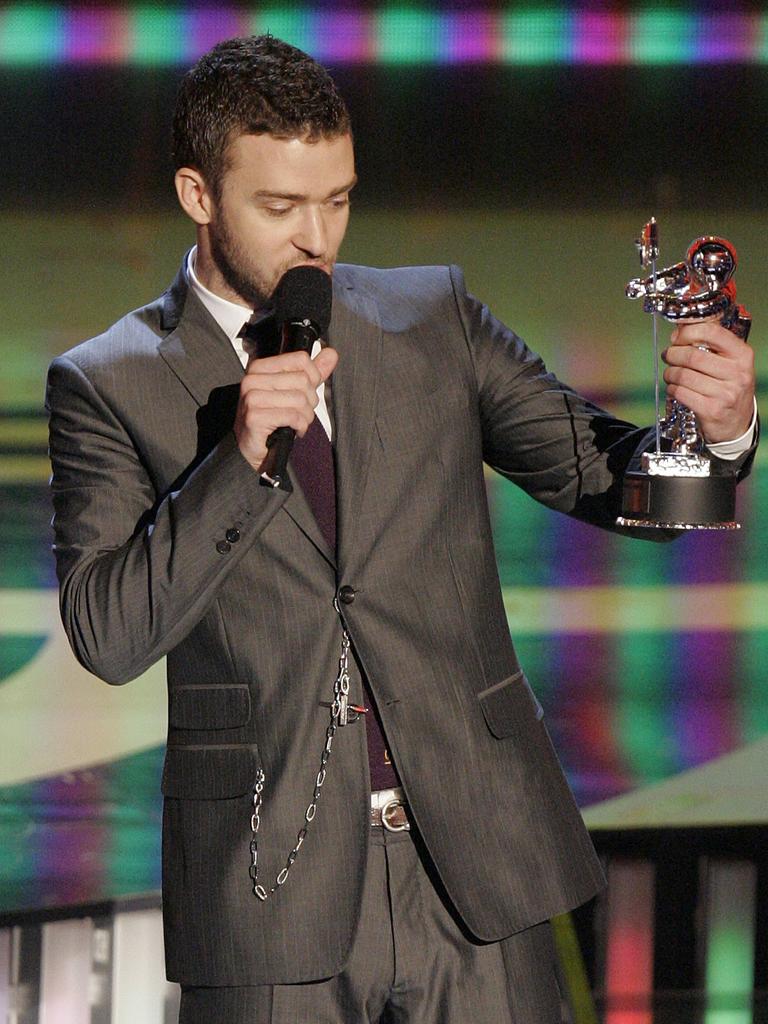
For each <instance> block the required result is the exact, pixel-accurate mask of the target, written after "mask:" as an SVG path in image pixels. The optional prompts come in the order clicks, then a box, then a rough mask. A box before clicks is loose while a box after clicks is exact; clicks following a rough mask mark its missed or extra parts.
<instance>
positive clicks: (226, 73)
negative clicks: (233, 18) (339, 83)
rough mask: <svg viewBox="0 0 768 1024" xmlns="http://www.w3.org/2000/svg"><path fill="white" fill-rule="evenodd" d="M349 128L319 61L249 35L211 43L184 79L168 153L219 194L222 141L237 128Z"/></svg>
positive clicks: (310, 134)
mask: <svg viewBox="0 0 768 1024" xmlns="http://www.w3.org/2000/svg"><path fill="white" fill-rule="evenodd" d="M349 133H350V122H349V113H348V112H347V108H346V105H345V103H344V100H343V99H342V98H341V96H340V95H339V92H338V90H337V89H336V86H335V84H334V82H333V79H332V78H331V76H330V75H329V74H328V72H327V71H326V70H325V68H324V67H322V66H321V65H320V64H318V63H317V61H316V60H313V58H312V57H310V56H309V55H308V54H306V53H304V52H303V51H302V50H298V49H297V48H296V47H295V46H291V45H290V44H289V43H284V42H283V41H282V40H281V39H275V37H274V36H269V35H265V36H247V37H244V38H239V39H227V40H226V41H224V42H221V43H217V45H216V46H214V47H213V49H212V50H210V51H209V52H208V53H206V54H204V55H203V56H202V57H201V58H200V60H198V62H197V63H196V64H195V65H194V66H193V67H192V68H190V70H189V71H188V72H187V73H186V75H185V76H184V78H183V79H182V82H181V86H180V89H179V95H178V99H177V101H176V110H175V112H174V118H173V158H174V163H175V166H176V168H177V169H178V168H179V167H194V168H195V169H196V170H198V171H199V172H200V173H201V174H202V175H203V177H204V178H205V180H206V182H207V183H208V185H209V186H210V188H211V189H212V191H213V193H214V195H217V196H218V195H220V194H221V182H222V177H223V175H224V172H225V171H226V169H227V148H228V146H229V143H230V142H231V141H232V140H233V139H234V138H237V137H238V136H239V135H264V134H270V135H275V136H276V137H278V138H306V139H308V140H309V141H316V140H318V139H322V138H334V137H337V136H339V135H347V134H349Z"/></svg>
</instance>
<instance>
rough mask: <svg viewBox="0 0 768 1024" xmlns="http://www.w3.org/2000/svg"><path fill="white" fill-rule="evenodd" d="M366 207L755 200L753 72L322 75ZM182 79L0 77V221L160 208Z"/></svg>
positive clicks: (762, 81) (758, 174)
mask: <svg viewBox="0 0 768 1024" xmlns="http://www.w3.org/2000/svg"><path fill="white" fill-rule="evenodd" d="M331 70H332V71H333V73H334V75H335V77H336V79H337V81H338V82H339V85H340V87H341V89H342V92H343V94H344V96H345V98H346V99H347V102H348V104H349V107H350V110H351V113H352V117H353V124H354V128H355V135H356V143H357V158H358V164H359V172H360V186H359V188H358V191H357V192H356V196H355V199H356V202H357V203H359V204H361V205H363V206H365V207H367V208H418V207H422V206H434V205H436V204H437V205H439V206H440V207H445V208H472V207H486V208H487V207H493V206H500V207H506V208H510V207H511V208H516V209H521V208H528V207H530V208H533V209H551V208H552V207H553V206H556V207H563V208H578V209H588V210H591V209H601V210H620V209H623V208H637V207H648V206H652V207H653V208H654V209H655V210H657V211H658V210H661V211H663V210H674V209H678V208H681V207H686V206H688V207H689V206H695V205H697V203H703V204H704V205H709V204H711V203H712V202H713V201H716V202H717V203H718V204H719V205H722V207H723V208H730V209H740V210H744V209H761V208H762V207H763V205H764V203H765V167H766V150H767V148H768V144H767V143H766V139H768V95H767V94H768V72H767V71H766V69H765V68H763V67H760V66H750V67H747V66H741V65H736V66H734V65H727V66H723V65H714V66H711V67H706V66H702V65H697V66H695V67H690V68H688V67H681V66H674V67H663V66H647V67H622V68H600V67H583V66H578V67H574V66H564V65H558V66H537V67H530V68H519V67H518V68H509V67H501V66H490V67H488V66H484V67H477V66H470V67H460V68H457V67H450V68H447V67H439V66H429V67H374V66H347V67H340V68H332V69H331ZM180 73H181V72H180V71H178V70H175V69H168V68H162V69H157V68H136V67H129V66H125V67H120V68H93V69H83V68H71V67H70V68H67V67H58V68H48V69H34V70H31V69H28V70H12V71H11V70H8V69H5V70H3V71H2V73H0V102H1V104H2V106H1V108H0V109H1V110H2V135H3V138H4V145H3V146H2V148H1V149H0V181H2V183H3V184H2V192H1V193H0V208H4V209H22V210H31V209H40V208H41V207H42V208H46V209H50V210H54V211H61V210H63V209H67V208H77V209H80V210H82V208H83V205H84V204H85V205H86V206H90V207H93V208H108V209H113V210H114V209H125V210H130V211H133V212H137V211H140V210H162V209H166V208H168V209H170V208H172V207H173V205H174V202H175V199H174V197H173V195H172V190H171V177H172V166H171V160H170V142H169V136H170V117H171V110H172V106H173V101H174V96H175V91H176V88H177V84H178V81H179V77H180Z"/></svg>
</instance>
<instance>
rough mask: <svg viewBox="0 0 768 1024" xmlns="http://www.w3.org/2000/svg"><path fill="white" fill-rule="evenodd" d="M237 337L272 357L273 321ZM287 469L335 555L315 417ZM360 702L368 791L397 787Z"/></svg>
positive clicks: (325, 450) (331, 483) (330, 472)
mask: <svg viewBox="0 0 768 1024" xmlns="http://www.w3.org/2000/svg"><path fill="white" fill-rule="evenodd" d="M241 334H242V335H243V337H244V338H245V339H246V341H247V342H248V344H249V346H250V351H251V352H253V353H254V354H255V355H257V356H263V355H267V354H269V355H274V354H275V352H276V349H275V339H274V321H270V319H269V318H263V317H262V318H261V319H260V320H258V321H256V322H255V323H253V324H250V323H249V324H246V325H245V327H244V328H243V330H242V332H241ZM289 466H290V469H291V471H292V472H293V474H294V476H295V477H296V479H297V480H298V482H299V484H300V485H301V489H302V491H303V492H304V497H305V498H306V499H307V504H308V505H309V507H310V509H311V510H312V514H313V515H314V517H315V520H316V522H317V525H318V526H319V527H320V532H321V533H322V535H323V537H324V538H325V541H326V543H327V544H328V547H329V548H330V550H331V552H332V553H333V554H334V556H335V555H336V472H335V467H334V461H333V447H332V445H331V442H330V441H329V439H328V435H327V434H326V432H325V429H324V427H323V425H322V423H321V422H320V420H319V419H318V418H317V416H315V418H314V419H313V420H312V423H311V424H310V426H309V429H308V430H307V432H306V434H305V435H304V437H297V438H296V440H295V441H294V444H293V449H292V451H291V458H290V462H289ZM363 699H364V701H365V706H366V707H367V708H369V711H368V713H367V714H366V715H365V732H366V739H367V743H368V763H369V767H370V772H371V788H372V789H374V790H377V789H391V788H392V787H394V786H399V785H400V781H399V779H398V777H397V775H396V773H395V770H394V766H393V765H392V763H391V760H390V758H389V755H388V753H387V743H386V740H385V739H384V733H383V731H382V728H381V724H380V722H379V720H378V719H379V716H378V712H377V711H376V708H375V705H374V702H373V698H372V696H371V693H370V691H369V690H368V687H367V686H366V685H365V681H363Z"/></svg>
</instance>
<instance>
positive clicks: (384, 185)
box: [0, 0, 768, 1024]
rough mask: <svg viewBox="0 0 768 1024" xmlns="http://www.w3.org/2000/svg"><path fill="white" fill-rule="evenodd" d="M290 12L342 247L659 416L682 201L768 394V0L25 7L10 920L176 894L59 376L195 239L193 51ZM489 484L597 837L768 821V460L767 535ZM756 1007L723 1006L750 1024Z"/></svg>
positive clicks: (738, 930)
mask: <svg viewBox="0 0 768 1024" xmlns="http://www.w3.org/2000/svg"><path fill="white" fill-rule="evenodd" d="M261 31H271V32H272V33H274V34H275V35H279V36H282V37H283V38H285V39H287V40H289V41H290V42H293V43H295V44H297V45H299V46H302V47H303V48H305V49H307V50H308V51H309V52H311V53H312V54H313V55H315V56H316V57H318V58H319V59H320V60H322V61H323V62H325V63H326V64H327V65H328V66H329V67H330V68H331V69H332V70H333V72H334V74H335V76H336V78H337V80H338V82H339V84H340V86H341V88H342V91H343V92H344V94H345V96H346V98H347V100H348V102H349V105H350V108H351V111H352V115H353V120H354V125H355V134H356V143H357V153H358V163H359V167H358V170H359V174H360V185H359V187H358V189H357V191H356V192H355V194H354V197H353V214H352V220H351V226H350V230H349V235H348V239H347V242H346V244H345V248H344V250H343V252H342V258H344V259H346V260H348V261H351V262H364V263H371V264H374V265H380V266H392V265H398V264H408V263H433V262H439V263H446V262H455V263H459V264H461V265H462V266H463V267H464V269H465V272H466V276H467V280H468V283H469V286H470V289H471V290H472V291H473V292H474V293H475V294H476V295H478V296H480V297H481V298H482V299H484V300H486V301H487V302H488V303H489V304H490V305H491V306H492V307H493V309H494V311H495V312H496V313H497V314H498V315H500V316H501V317H502V318H503V319H504V320H505V321H506V322H507V323H509V324H510V325H511V326H513V327H514V328H515V330H516V331H517V332H518V333H519V334H521V335H522V336H523V337H524V338H525V339H526V340H527V341H528V342H529V344H530V345H531V346H532V347H534V348H536V349H538V350H539V351H540V352H542V354H543V355H544V356H545V358H546V359H547V361H548V363H549V364H550V366H551V367H552V368H553V369H554V370H555V371H556V372H557V373H558V374H559V376H560V377H561V378H562V379H564V380H565V381H567V382H568V383H570V384H572V385H574V386H575V387H577V388H579V389H581V390H583V391H584V392H586V393H587V394H588V395H589V396H590V397H593V398H594V399H595V400H597V401H598V402H599V403H600V404H603V405H607V406H609V407H610V408H611V409H613V410H616V411H617V412H618V413H619V414H621V415H623V416H626V417H628V418H632V419H636V420H639V421H641V422H642V421H648V422H649V421H650V419H651V416H652V375H653V367H652V357H651V351H650V320H649V318H648V317H646V316H644V315H643V314H642V312H641V310H640V308H639V306H638V305H637V304H634V303H633V304H631V303H629V302H628V301H627V300H626V299H625V298H624V297H623V291H624V285H625V283H626V281H627V280H628V279H629V278H630V277H632V276H636V274H638V273H639V265H638V262H637V257H636V253H635V249H634V246H633V239H634V238H635V237H636V235H637V234H638V232H639V230H640V228H641V226H642V224H643V222H644V221H645V220H647V219H648V218H649V217H650V216H651V215H652V214H653V215H655V216H656V217H657V219H658V221H659V224H660V234H661V246H662V252H661V264H662V265H664V264H666V263H671V262H675V261H676V260H679V259H681V258H682V257H683V254H684V252H685V248H686V247H687V245H688V243H689V242H690V241H691V240H692V239H693V238H694V237H696V236H697V235H700V234H708V233H715V234H720V235H724V236H725V237H727V238H729V239H730V240H731V241H732V242H733V243H734V244H735V246H736V248H737V250H738V253H739V257H740V266H739V270H738V272H737V277H736V281H737V285H738V290H739V297H740V300H741V301H743V302H744V303H745V304H746V305H747V307H748V308H749V309H750V311H751V312H752V313H753V316H754V320H755V325H754V329H753V334H752V340H753V343H754V345H755V348H756V349H757V352H758V359H759V360H760V362H759V373H760V388H761V397H762V399H763V401H764V399H765V393H764V392H765V382H766V378H765V370H764V367H765V365H766V364H765V355H764V353H763V351H762V350H763V348H764V347H765V345H766V341H765V339H766V329H765V325H766V324H768V299H767V298H766V289H765V284H764V280H765V273H766V244H765V232H766V223H767V221H768V217H767V216H766V213H767V206H768V203H767V201H766V196H765V167H766V158H767V157H768V142H767V141H766V140H767V139H768V13H764V12H763V10H762V8H761V7H760V5H750V4H748V3H744V4H735V3H728V4H712V3H708V4H701V5H695V4H690V5H683V6H680V5H676V4H675V5H670V4H667V3H659V4H653V3H647V4H645V5H622V4H613V3H606V4H597V3H596V4H595V5H594V6H592V5H590V6H587V5H581V4H577V5H572V6H569V7H565V6H561V5H557V4H543V3H542V4H541V5H535V4H532V5H530V6H523V5H517V4H516V5H509V4H502V3H493V2H487V3H485V4H481V3H477V4H476V3H474V2H472V3H466V2H465V3H458V2H457V3H456V4H455V5H450V7H447V6H445V5H432V6H430V5H428V4H419V5H410V4H407V3H392V4H381V3H365V2H359V0H339V3H337V4H334V3H331V2H317V3H315V4H314V5H311V4H304V5H294V4H288V3H286V4H282V5H281V4H274V5H248V6H237V5H234V4H231V5H220V4H205V3H199V4H195V3H190V4H187V5H175V6H168V5H157V4H152V3H144V4H137V5H132V4H124V5H121V4H110V3H100V4H98V5H92V4H80V5H46V4H41V3H37V4H21V3H20V4H14V3H11V4H4V5H2V7H0V96H1V97H2V108H1V109H2V114H1V115H0V116H1V117H2V127H3V139H4V143H3V146H2V148H1V149H0V168H1V171H0V181H1V182H2V190H1V191H0V231H1V232H2V234H1V236H0V237H2V257H1V258H2V262H3V267H2V273H1V274H0V357H1V358H0V365H1V366H2V369H1V370H0V723H2V741H1V742H0V787H2V789H1V795H2V806H1V807H0V909H2V910H3V911H10V910H15V909H19V908H34V907H39V906H45V905H49V904H53V903H76V902H82V901H91V900H98V899H109V898H111V897H113V896H116V895H126V894H130V893H140V892H141V893H143V892H147V891H150V890H153V889H156V888H157V887H158V886H159V815H160V799H159V793H158V781H159V772H160V767H161V759H162V742H163V739H164V731H165V694H164V681H163V667H162V665H158V666H156V667H155V668H154V669H152V670H151V671H150V672H149V673H148V674H147V675H146V676H145V677H143V678H142V679H141V680H138V681H136V682H134V683H131V684H130V685H128V686H126V687H123V688H109V687H107V686H106V685H104V684H102V683H100V682H98V681H97V680H96V679H94V678H93V677H91V676H89V675H88V674H87V673H86V672H85V671H84V670H82V669H80V668H79V667H78V666H77V664H76V663H75V662H74V659H73V658H72V656H71V655H70V654H69V651H68V649H67V646H66V642H65V640H64V638H63V634H62V631H61V629H60V626H59V622H58V614H57V596H56V589H55V579H54V572H53V564H52V559H51V556H50V550H49V548H50V540H51V536H50V530H49V518H50V508H49V501H48V496H47V476H48V464H47V459H46V422H45V417H44V411H43V408H42V399H43V386H44V376H45V369H46V365H47V363H48V361H49V360H50V358H51V357H52V356H54V355H55V354H57V353H59V352H61V351H63V350H64V349H65V348H67V347H69V346H70V345H71V344H74V343H75V342H77V341H79V340H81V339H83V338H85V337H88V336H90V335H92V334H94V333H97V332H99V331H100V330H101V329H102V328H103V327H105V326H106V325H108V324H109V323H111V322H112V321H113V320H115V319H116V318H117V317H119V316H120V315H121V314H122V313H124V312H125V311H127V310H128V309H130V308H133V307H135V306H137V305H141V304H143V303H144V302H146V301H148V300H149V299H151V298H153V297H154V296H155V295H157V294H159V292H160V291H162V290H163V288H164V287H165V286H166V284H167V283H168V282H169V281H170V280H171V278H172V276H173V274H174V273H175V270H176V267H177V264H178V262H179V260H180V258H181V256H182V254H183V253H184V251H185V249H186V248H187V247H188V246H189V245H190V244H191V242H192V231H191V228H190V226H189V225H188V224H187V223H186V222H185V219H184V218H183V216H182V214H181V213H180V212H178V211H177V210H176V208H175V200H174V197H173V193H172V181H171V178H172V168H171V164H170V158H169V121H170V112H171V108H172V104H173V97H174V92H175V88H176V85H177V82H178V79H179V75H180V73H181V71H182V69H183V68H185V67H186V66H187V65H188V64H189V63H190V62H191V61H192V60H194V58H195V57H196V56H197V55H198V54H199V53H201V52H202V51H203V50H205V49H207V48H208V47H209V46H210V45H212V44H213V43H214V42H216V41H217V40H218V39H222V38H226V37H228V36H231V35H237V34H248V33H251V32H261ZM488 490H489V495H490V502H491V507H492V512H493V520H494V524H495V532H496V541H497V550H498V561H499V567H500V573H501V580H502V584H503V587H504V594H505V600H506V605H507V609H508V614H509V622H510V628H511V630H512V633H513V635H514V637H515V639H516V643H517V645H518V648H519V652H520V655H521V658H522V661H523V664H524V665H525V668H526V671H527V674H528V676H529V678H530V679H531V682H532V684H533V686H534V688H535V689H536V691H537V693H538V696H539V698H540V700H541V702H542V704H543V705H544V707H545V711H546V715H547V720H548V723H549V728H550V730H551V732H552V735H553V738H554V741H555V744H556V746H557V749H558V751H559V753H560V756H561V759H562V761H563V764H564V766H565V769H566V771H567V773H568V776H569V779H570V782H571V784H572V786H573V789H574V791H575V793H576V796H577V798H578V800H579V802H580V804H581V805H582V807H583V808H584V809H585V813H586V817H587V820H588V821H589V822H590V824H591V825H592V826H593V827H594V828H595V829H596V830H597V831H596V835H597V836H598V837H599V834H600V830H602V831H605V832H606V833H610V834H614V833H616V832H617V831H621V832H622V834H624V832H623V830H626V829H630V830H637V831H638V834H639V833H640V832H647V830H649V829H650V830H657V829H667V828H686V829H693V830H697V829H700V828H703V827H718V828H719V827H722V826H734V827H737V828H740V829H747V830H749V832H748V834H749V835H750V836H754V835H763V833H762V832H761V831H760V828H761V826H763V825H765V824H766V822H767V821H768V795H767V794H768V788H767V787H766V770H767V769H768V739H767V738H768V701H766V698H765V675H766V671H765V666H766V655H768V511H767V510H766V508H765V502H766V500H768V473H767V472H766V469H765V456H764V454H763V455H758V459H757V462H756V465H755V469H754V472H753V474H752V477H751V479H750V480H749V481H748V482H747V483H746V485H744V486H743V487H742V488H741V494H740V517H741V519H742V522H743V524H744V527H743V529H742V530H741V531H740V532H735V533H707V532H702V533H696V534H692V535H689V536H685V537H683V538H682V539H680V540H679V541H677V542H676V543H675V544H674V545H671V546H669V545H651V544H642V543H638V542H636V541H629V540H626V539H624V538H620V537H617V536H613V535H610V534H607V533H601V532H598V531H596V530H593V529H590V528H587V527H584V526H581V525H579V524H577V523H574V522H570V521H569V520H567V519H566V518H565V517H562V516H559V515H557V514H554V513H551V512H549V511H547V510H545V509H543V508H540V507H539V506H537V505H536V504H535V503H534V502H533V501H531V500H530V499H529V498H527V497H526V496H525V495H523V494H521V493H518V492H516V491H515V489H514V488H513V487H512V486H511V485H508V484H507V483H506V482H505V481H503V480H500V479H497V478H494V477H492V476H489V478H488ZM699 766H706V767H705V768H703V769H701V770H700V771H699V770H697V769H699ZM755 830H757V831H755ZM743 834H745V835H746V834H747V833H746V832H745V833H743ZM757 856H758V854H757V852H755V857H757ZM761 871H762V869H761ZM640 881H642V879H640ZM635 883H637V884H639V883H638V881H637V879H635ZM635 883H633V884H635ZM750 885H751V888H750ZM756 886H757V889H756V888H755V887H756ZM630 888H631V886H630ZM758 889H759V890H760V891H761V892H764V891H765V880H764V877H763V874H760V876H759V879H758V881H757V882H756V881H755V879H752V881H751V882H750V884H749V885H748V886H747V905H748V910H749V913H748V914H747V918H746V924H745V923H744V921H745V918H744V916H743V915H742V917H741V918H740V919H739V921H737V923H736V924H735V925H734V924H733V922H731V923H730V924H729V923H728V921H725V923H724V924H723V929H724V931H723V935H724V936H725V939H724V941H725V942H726V945H725V946H722V945H721V947H720V953H719V954H718V957H717V963H718V964H720V963H722V962H723V961H722V957H723V956H724V955H726V954H727V955H730V956H732V963H733V964H735V965H737V966H735V967H733V970H734V971H736V972H737V974H738V969H740V968H738V965H739V964H741V965H743V964H745V963H751V964H752V973H751V974H750V973H749V972H748V973H747V976H745V977H746V980H745V981H744V982H743V984H744V985H746V986H747V987H750V986H751V985H754V986H757V987H759V986H761V985H762V986H763V987H765V985H766V975H767V974H768V967H767V966H766V960H767V959H768V957H766V940H765V933H766V931H768V929H766V912H765V908H764V907H763V906H761V905H760V904H759V902H758V903H757V904H756V903H755V899H754V894H755V892H756V891H757V890H758ZM734 891H735V890H734ZM749 893H752V896H749ZM652 899H653V894H652V892H651V900H652ZM750 915H751V916H750ZM639 927H642V923H641V925H640V926H639ZM627 941H628V943H629V944H628V945H626V950H628V954H627V955H628V958H629V959H628V961H627V962H628V963H630V964H631V963H632V962H633V960H635V961H636V960H637V956H636V955H635V953H633V946H632V941H634V940H632V937H631V936H630V938H629V939H628V940H627ZM728 943H730V945H728ZM723 949H725V950H726V954H724V953H723V952H722V950H723ZM728 951H730V952H728ZM713 955H714V954H713ZM726 959H727V956H726ZM713 962H714V961H713ZM715 966H717V964H715ZM737 968H738V969H737ZM628 969H629V967H627V970H628ZM712 969H713V970H714V967H713V968H712ZM735 976H736V975H733V974H731V975H730V976H729V977H730V979H731V980H730V981H729V984H731V983H732V982H733V978H734V977H735ZM707 978H709V975H707ZM713 984H714V982H713ZM723 1012H724V1013H725V1012H726V1011H723ZM729 1012H731V1011H729ZM734 1012H736V1009H733V1008H732V1013H731V1016H728V1015H727V1013H726V1015H725V1016H722V1015H721V1016H720V1017H717V1016H716V1015H715V1016H710V1017H708V1018H707V1019H708V1020H710V1021H712V1022H714V1021H715V1020H721V1021H726V1020H727V1021H728V1022H734V1024H735V1022H736V1021H742V1020H743V1021H749V1020H751V1019H752V1017H751V1015H750V1014H751V1010H750V1009H749V1008H747V1009H746V1010H743V1012H742V1011H739V1012H742V1016H738V1015H737V1016H733V1013H734ZM713 1013H714V1011H713ZM744 1013H746V1016H744V1015H743V1014H744ZM614 1019H615V1020H617V1021H618V1019H619V1018H614ZM631 1019H633V1020H639V1019H640V1018H637V1017H633V1018H631Z"/></svg>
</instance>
